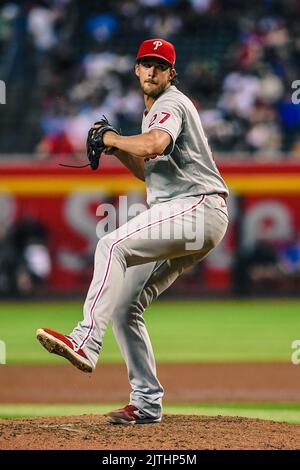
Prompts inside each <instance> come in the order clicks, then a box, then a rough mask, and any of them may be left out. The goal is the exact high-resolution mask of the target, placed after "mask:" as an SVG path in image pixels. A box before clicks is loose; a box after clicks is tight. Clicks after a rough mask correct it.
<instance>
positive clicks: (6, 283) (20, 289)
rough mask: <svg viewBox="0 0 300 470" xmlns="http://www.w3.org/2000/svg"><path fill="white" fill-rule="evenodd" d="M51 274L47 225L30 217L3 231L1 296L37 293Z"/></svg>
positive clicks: (0, 234) (0, 257)
mask: <svg viewBox="0 0 300 470" xmlns="http://www.w3.org/2000/svg"><path fill="white" fill-rule="evenodd" d="M50 272H51V259H50V254H49V250H48V248H47V242H46V232H45V229H44V227H43V225H42V224H41V223H40V222H39V221H38V220H35V219H34V218H32V217H31V216H26V217H24V218H22V219H20V220H19V221H17V222H16V223H15V224H14V225H13V226H12V227H11V228H10V229H9V230H8V231H7V232H4V231H3V230H2V231H0V296H6V295H13V296H15V295H21V296H24V295H25V296H27V295H30V294H32V293H34V291H35V289H36V288H37V287H38V286H40V285H42V284H43V282H44V281H46V279H47V278H48V276H49V275H50Z"/></svg>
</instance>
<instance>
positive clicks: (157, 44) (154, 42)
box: [153, 41, 163, 51]
mask: <svg viewBox="0 0 300 470" xmlns="http://www.w3.org/2000/svg"><path fill="white" fill-rule="evenodd" d="M153 44H155V47H154V50H155V51H156V49H158V48H159V47H160V46H162V45H163V43H162V42H161V41H153Z"/></svg>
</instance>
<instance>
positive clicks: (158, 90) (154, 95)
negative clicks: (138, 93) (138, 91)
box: [142, 84, 166, 98]
mask: <svg viewBox="0 0 300 470" xmlns="http://www.w3.org/2000/svg"><path fill="white" fill-rule="evenodd" d="M146 86H147V85H146ZM165 87H166V85H165V84H162V85H159V86H158V87H156V88H155V89H154V90H151V91H150V90H149V89H148V88H146V87H145V84H144V85H143V86H142V90H143V93H144V95H146V96H150V98H158V97H159V95H161V94H162V92H163V91H164V90H165Z"/></svg>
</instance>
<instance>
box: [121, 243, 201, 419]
mask: <svg viewBox="0 0 300 470" xmlns="http://www.w3.org/2000/svg"><path fill="white" fill-rule="evenodd" d="M207 253H208V252H205V251H203V252H202V253H201V254H198V255H190V256H184V257H182V258H177V259H173V260H166V261H160V262H157V263H156V264H155V267H154V269H152V272H151V275H150V276H148V279H147V280H146V281H145V282H144V286H143V289H141V291H140V294H139V297H138V298H137V297H136V294H137V291H135V292H134V295H133V297H132V299H131V301H130V298H129V297H126V299H127V301H126V302H125V303H124V298H122V299H120V300H121V301H120V302H119V304H118V305H117V307H116V309H115V312H114V314H113V317H112V324H113V330H114V334H115V337H116V340H117V343H118V345H119V348H120V350H121V352H122V355H123V357H124V360H125V362H126V366H127V370H128V377H129V381H130V385H131V388H132V393H131V395H130V403H131V404H132V405H135V406H136V407H137V408H139V409H142V410H143V411H144V412H146V413H147V414H149V415H151V416H153V417H155V418H156V417H160V416H161V414H162V398H163V387H162V386H161V384H160V382H159V380H158V378H157V373H156V365H155V359H154V354H153V349H152V345H151V341H150V338H149V335H148V331H147V328H146V324H145V320H144V318H143V313H144V311H145V310H146V308H147V307H148V306H149V305H150V304H151V302H153V300H155V299H156V298H157V297H158V295H160V294H161V293H162V292H163V291H164V290H166V289H167V288H168V287H169V286H170V285H171V284H172V283H173V282H174V281H175V280H176V279H177V277H178V276H179V275H180V274H181V273H182V272H183V271H184V270H185V269H187V268H189V267H190V266H192V265H193V264H195V263H197V262H198V261H200V260H201V259H203V258H204V257H205V256H206V254H207ZM148 265H149V266H150V265H153V263H149V264H148ZM148 265H143V268H145V267H146V266H148ZM143 273H145V271H144V272H143V271H141V266H135V267H133V268H129V269H128V271H127V272H126V277H125V285H126V286H128V289H129V292H131V293H132V290H131V285H132V283H133V284H134V283H135V281H136V280H137V279H138V278H141V275H142V274H143ZM129 274H130V275H129ZM147 274H148V272H147ZM144 279H145V278H144ZM139 286H140V287H141V284H139ZM128 301H129V303H128Z"/></svg>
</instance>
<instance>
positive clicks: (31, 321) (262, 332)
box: [0, 300, 300, 364]
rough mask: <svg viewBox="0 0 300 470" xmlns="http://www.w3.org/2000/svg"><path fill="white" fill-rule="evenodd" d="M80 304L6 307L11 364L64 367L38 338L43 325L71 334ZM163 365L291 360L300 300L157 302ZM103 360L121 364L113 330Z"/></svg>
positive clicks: (151, 322) (154, 328)
mask: <svg viewBox="0 0 300 470" xmlns="http://www.w3.org/2000/svg"><path fill="white" fill-rule="evenodd" d="M81 318H82V306H81V304H80V303H79V302H59V303H58V302H53V303H0V340H2V341H4V342H5V344H6V349H7V363H8V364H17V363H33V364H37V363H39V364H41V363H44V364H47V363H64V360H63V359H61V358H59V357H57V356H54V355H50V354H47V353H46V351H44V350H43V348H41V346H40V345H39V343H38V342H37V340H36V339H35V331H36V329H37V328H39V327H48V328H52V329H54V330H55V329H57V330H58V331H60V332H62V333H69V332H70V330H72V328H73V327H74V326H75V325H76V323H77V322H78V321H79V320H81ZM145 319H146V322H147V325H148V329H149V333H150V336H151V340H152V343H153V347H154V350H155V356H156V359H157V361H160V362H209V361H214V362H231V361H233V362H242V361H246V362H247V361H248V362H250V361H261V362H262V361H273V362H274V361H284V362H286V361H288V362H289V361H290V358H291V353H292V349H291V343H292V342H293V341H294V340H295V339H300V300H276V301H273V300H272V301H269V300H257V301H256V300H255V301H192V302H190V301H185V302H166V301H163V302H157V303H155V304H154V305H153V306H151V308H149V310H148V311H147V313H146V314H145ZM101 361H102V362H121V361H122V359H121V356H120V353H119V351H118V348H117V346H116V343H115V340H114V338H113V335H112V331H111V328H109V330H108V332H107V334H106V336H105V341H104V347H103V351H102V354H101Z"/></svg>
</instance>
